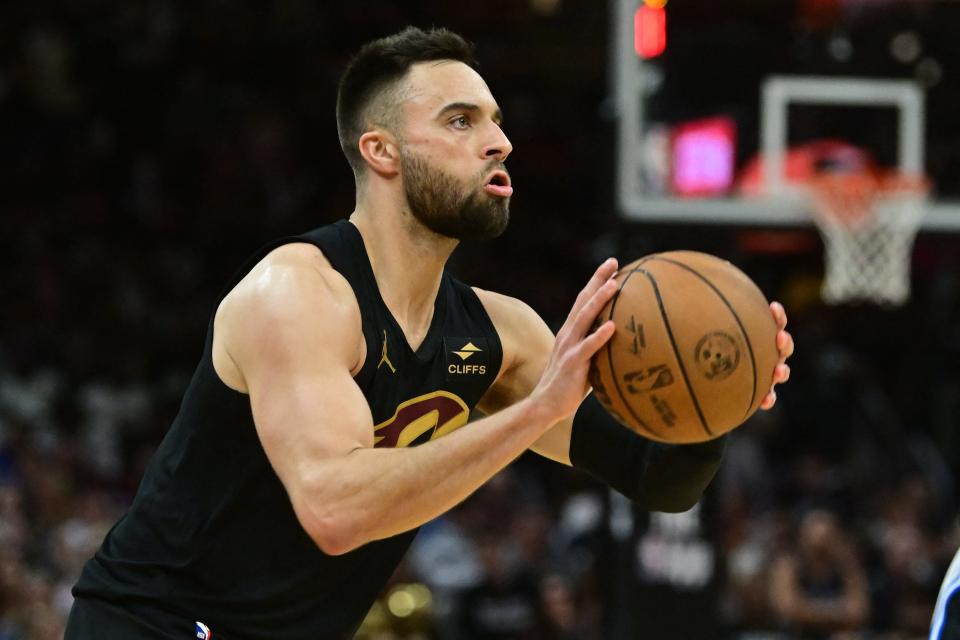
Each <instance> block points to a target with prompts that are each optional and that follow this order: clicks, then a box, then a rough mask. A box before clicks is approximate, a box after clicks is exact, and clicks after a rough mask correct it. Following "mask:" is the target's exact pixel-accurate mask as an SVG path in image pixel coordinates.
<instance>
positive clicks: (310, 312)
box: [227, 270, 373, 507]
mask: <svg viewBox="0 0 960 640" xmlns="http://www.w3.org/2000/svg"><path fill="white" fill-rule="evenodd" d="M280 271H281V272H283V270H280ZM287 271H290V270H287ZM347 293H349V292H346V291H343V290H337V288H336V287H335V286H334V287H333V288H332V289H331V287H330V286H328V283H326V282H325V281H324V280H323V279H322V278H320V277H319V276H317V275H316V274H315V273H311V272H310V270H305V271H304V270H301V271H299V272H298V271H297V270H293V273H286V272H283V273H279V274H267V275H266V276H265V277H264V279H263V281H262V282H260V283H258V284H257V285H256V286H253V287H251V290H249V291H240V292H239V293H238V294H237V296H236V299H235V300H233V301H231V304H230V305H229V306H228V309H227V310H228V314H229V323H228V325H229V334H228V338H227V340H228V349H229V351H230V353H231V356H232V357H233V359H234V360H235V361H236V363H237V365H238V368H239V369H240V371H241V373H242V375H243V377H244V380H245V381H246V386H247V391H248V394H249V397H250V406H251V411H252V413H253V420H254V424H255V426H256V430H257V435H258V437H259V438H260V442H261V444H262V446H263V449H264V452H265V453H266V455H267V458H268V459H269V460H270V463H271V465H272V466H273V468H274V470H275V471H276V473H277V475H278V476H279V478H280V480H281V482H282V483H283V484H284V487H285V488H286V490H287V492H288V493H289V494H290V497H291V501H292V502H293V503H294V507H296V506H297V503H298V497H299V496H300V495H301V494H302V492H303V491H304V490H305V489H304V487H305V486H307V485H308V484H309V479H310V478H311V476H312V475H313V474H315V472H316V467H317V465H322V464H323V462H324V460H329V459H332V458H337V457H342V456H345V455H347V454H349V453H350V452H351V451H353V450H354V449H357V448H360V447H371V446H373V428H372V417H371V415H370V410H369V408H368V405H367V403H366V400H365V398H364V397H363V393H362V392H361V390H360V388H359V387H358V386H357V385H356V383H355V382H354V380H353V377H352V375H351V373H350V372H351V368H352V365H353V362H354V361H355V359H356V357H357V349H358V346H357V345H358V344H362V331H361V329H360V322H359V312H358V311H357V310H356V308H355V303H354V306H351V305H350V304H349V301H348V302H347V303H344V301H343V296H344V295H345V294H347Z"/></svg>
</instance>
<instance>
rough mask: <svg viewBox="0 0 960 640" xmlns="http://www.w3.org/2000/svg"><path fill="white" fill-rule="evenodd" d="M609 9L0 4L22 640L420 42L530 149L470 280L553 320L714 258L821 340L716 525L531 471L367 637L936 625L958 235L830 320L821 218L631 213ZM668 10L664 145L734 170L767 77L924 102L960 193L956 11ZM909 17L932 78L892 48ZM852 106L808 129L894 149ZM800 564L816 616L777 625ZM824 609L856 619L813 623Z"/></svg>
mask: <svg viewBox="0 0 960 640" xmlns="http://www.w3.org/2000/svg"><path fill="white" fill-rule="evenodd" d="M612 4H613V0H610V4H609V5H608V4H607V3H604V2H597V1H594V0H528V1H527V0H488V1H487V2H484V3H473V4H467V5H464V4H461V3H446V2H440V1H427V0H421V1H417V2H404V3H395V2H387V1H383V0H371V1H359V2H341V1H339V0H338V1H335V2H319V1H309V0H277V1H276V2H250V3H242V2H236V1H227V0H222V1H218V2H187V1H185V0H179V1H178V0H136V1H123V2H120V1H116V0H114V1H111V0H65V1H57V2H54V1H52V0H34V1H33V2H29V3H25V2H24V3H5V4H4V6H3V7H2V8H0V52H2V53H0V194H2V196H0V198H2V202H3V205H2V209H0V211H2V220H3V223H4V231H3V233H2V234H0V255H2V260H3V264H4V269H3V278H2V281H0V287H2V312H0V336H2V339H0V639H2V640H25V639H31V640H34V639H35V640H40V639H44V640H46V639H49V638H60V637H62V624H63V620H64V617H65V615H66V613H67V611H68V610H69V606H70V595H69V588H70V586H71V585H72V583H73V582H74V580H75V578H76V576H77V573H78V571H79V568H80V566H81V564H82V563H83V562H84V561H85V560H86V559H87V558H88V557H89V556H90V555H91V554H92V553H93V551H94V550H95V548H96V547H97V545H98V544H99V543H100V541H101V539H102V537H103V535H104V533H105V532H106V530H107V528H108V527H109V526H110V525H111V524H112V523H113V522H114V521H115V519H116V518H117V517H118V515H119V514H120V513H122V510H123V509H124V507H125V505H126V504H128V503H129V500H130V498H131V496H132V494H133V492H134V491H135V489H136V486H137V483H138V482H139V479H140V477H141V475H142V472H143V469H144V465H145V463H146V461H147V460H148V459H149V457H150V455H151V452H152V451H153V449H154V447H155V446H156V444H157V443H158V442H159V440H160V438H161V437H162V436H163V434H164V432H165V429H166V428H167V426H168V424H169V423H170V421H171V419H172V418H173V416H174V415H175V413H176V411H177V408H178V403H179V400H180V394H181V393H182V391H183V389H184V388H185V386H186V383H187V380H188V378H189V376H190V374H191V372H192V369H193V367H194V365H195V363H196V360H197V358H198V356H199V354H200V349H201V346H202V340H203V332H204V329H205V327H206V322H207V320H208V318H209V316H210V314H211V312H212V311H213V308H214V304H215V301H216V296H217V294H218V293H219V291H220V288H221V286H222V285H223V283H224V281H225V280H226V279H227V278H228V277H229V275H230V274H231V273H232V271H233V270H234V269H235V268H236V267H237V266H238V265H239V264H240V262H241V261H242V259H243V258H244V257H245V256H246V255H247V254H248V253H250V252H251V251H253V250H254V249H255V248H256V247H257V246H259V245H260V244H261V243H263V242H265V241H267V240H269V239H271V238H273V237H276V236H282V235H285V234H290V233H296V232H300V231H303V230H306V229H308V228H312V227H314V226H318V225H321V224H324V223H327V222H330V221H333V220H336V219H338V218H340V217H343V216H345V215H346V214H348V213H349V212H350V210H351V209H352V205H353V199H352V198H353V181H352V177H351V174H350V173H349V170H348V168H347V165H346V163H345V161H344V160H343V158H342V156H341V154H340V150H339V146H338V143H337V138H336V129H335V123H334V98H335V90H336V81H337V77H338V74H339V73H340V71H341V69H342V68H343V66H344V64H345V62H346V60H347V59H348V57H349V55H350V53H351V52H352V51H354V50H356V48H357V47H358V46H359V45H360V44H361V43H363V42H365V41H367V40H369V39H372V38H374V37H379V36H381V35H385V34H388V33H391V32H394V31H397V30H399V29H400V28H402V27H403V26H406V25H407V24H414V25H417V26H422V27H427V26H431V25H438V26H447V27H450V28H452V29H454V30H457V31H459V32H461V33H462V34H464V35H465V36H467V37H468V38H469V39H471V40H473V41H474V42H475V43H476V44H477V47H478V53H479V58H480V60H481V62H482V73H483V74H484V76H485V78H486V79H487V81H488V83H489V84H490V86H491V88H492V90H493V92H494V95H495V96H496V97H497V99H498V101H499V103H500V105H501V107H502V108H503V110H504V112H505V116H506V131H507V134H508V135H509V137H510V138H511V140H512V142H513V144H514V147H515V151H514V153H513V155H512V156H511V158H510V161H509V167H510V169H511V172H512V174H513V178H514V183H515V185H516V187H517V192H516V196H515V197H514V200H513V207H512V210H513V219H512V222H511V226H510V229H509V230H508V231H507V233H506V234H505V235H504V236H503V237H502V238H500V239H498V240H495V241H492V242H488V243H484V244H478V245H466V246H463V247H461V248H460V249H458V251H457V253H456V254H455V256H454V258H453V260H452V262H451V268H452V270H453V271H454V272H455V273H456V274H457V275H458V276H459V277H460V278H461V279H463V280H465V281H467V282H470V283H472V284H475V285H478V286H481V287H485V288H490V289H494V290H498V291H501V292H504V293H507V294H510V295H513V296H517V297H519V298H521V299H523V300H525V301H527V302H528V303H530V304H531V305H532V306H533V307H534V308H535V309H536V310H538V311H539V312H540V313H541V314H542V315H543V316H544V318H546V319H547V320H548V322H550V323H551V324H552V325H553V326H554V327H557V326H558V325H559V323H560V322H561V321H562V319H563V316H564V314H565V312H566V310H567V308H568V306H569V304H570V303H571V301H572V300H573V297H574V296H575V293H576V291H577V290H578V289H579V287H580V286H581V284H582V283H583V282H584V281H585V279H586V277H587V276H588V275H589V273H590V272H591V270H592V269H593V267H594V266H595V265H596V263H597V262H598V260H600V259H601V258H602V257H604V256H606V255H608V254H610V253H613V254H615V255H617V256H618V257H620V258H621V260H624V261H625V260H631V259H633V258H636V257H639V256H641V255H643V254H646V253H649V252H652V251H656V250H665V249H677V248H687V249H699V250H704V251H709V252H712V253H715V254H717V255H720V256H723V257H725V258H728V259H730V260H732V261H734V262H735V263H736V264H738V265H740V266H741V267H742V268H743V269H744V270H745V271H747V272H748V273H749V274H750V275H751V276H752V277H753V278H754V279H755V280H756V281H757V282H758V284H760V286H761V288H762V289H763V290H764V291H765V293H766V294H767V296H768V297H770V298H771V299H778V300H781V301H783V302H784V303H785V305H786V306H787V309H788V312H789V314H790V318H791V330H792V331H793V333H794V336H795V340H796V343H797V353H796V355H795V356H794V358H793V359H792V361H791V363H792V366H793V377H792V380H791V381H790V383H789V384H788V385H786V386H784V387H783V388H782V389H781V390H780V395H779V397H780V400H779V402H778V405H777V407H776V408H775V410H774V411H772V412H769V413H765V414H762V415H758V416H757V417H756V418H754V419H752V420H751V421H750V423H748V424H747V425H745V426H744V427H742V428H741V429H739V430H738V431H737V432H736V433H735V434H734V435H733V437H732V439H731V441H730V446H729V448H728V451H727V454H726V458H725V461H724V463H723V467H722V469H721V472H720V474H719V476H718V478H717V479H716V481H715V482H714V484H713V485H712V486H711V488H710V489H709V491H708V492H707V495H706V496H705V497H704V499H703V500H702V501H701V503H700V504H699V505H698V506H697V507H695V508H694V509H693V510H691V511H690V512H688V513H686V514H678V515H664V514H645V513H641V512H636V511H634V510H633V509H632V508H631V506H630V505H629V503H627V502H626V501H625V500H623V499H622V498H620V497H619V496H617V495H615V494H610V493H609V492H607V491H606V490H605V489H604V488H603V487H602V486H600V485H598V484H597V483H596V482H594V481H592V480H591V479H590V478H588V477H587V476H585V475H583V474H581V473H578V472H575V471H571V470H567V469H564V468H560V467H559V466H556V465H552V464H550V463H547V462H545V461H542V460H539V459H536V458H535V457H534V456H532V455H528V456H525V457H523V458H521V459H520V460H519V461H518V462H517V463H516V464H514V465H513V466H512V467H510V468H509V469H508V470H507V471H505V472H503V473H501V474H500V475H498V476H497V477H496V478H494V479H493V480H492V481H491V482H490V483H489V484H488V485H487V486H486V487H484V488H483V489H481V490H480V491H479V492H478V493H477V494H476V495H475V496H473V497H472V498H470V499H469V500H468V501H467V502H466V503H464V504H463V505H461V506H460V507H458V508H456V509H455V510H454V511H453V512H452V513H450V514H449V515H448V516H446V517H444V518H442V519H440V520H438V521H437V522H435V523H433V524H431V525H429V526H427V527H425V528H424V530H423V531H422V532H421V534H420V537H419V539H418V543H417V544H416V545H415V547H414V549H413V550H412V551H411V553H410V554H409V556H408V559H407V561H406V562H405V563H404V564H403V566H402V567H401V568H400V570H399V571H398V572H397V575H396V576H395V578H394V581H393V583H392V585H391V588H390V589H389V590H388V591H386V592H385V593H384V597H383V599H382V601H381V602H380V603H378V605H377V607H375V609H374V610H373V611H372V612H371V615H370V617H369V618H368V621H367V623H366V624H365V626H364V629H363V631H362V632H361V635H360V637H363V638H378V639H386V638H437V639H444V640H445V639H471V638H501V639H507V638H524V639H527V638H538V639H539V638H563V639H569V640H573V639H599V638H603V639H616V640H619V639H631V638H638V639H640V638H644V639H646V638H671V639H691V640H697V639H701V638H703V639H710V640H712V639H724V638H731V639H733V638H736V639H740V640H748V639H752V640H787V639H794V638H835V639H839V638H844V639H848V640H849V639H854V638H861V639H885V640H894V639H898V640H899V639H908V638H923V637H926V635H925V634H926V630H927V627H928V624H929V618H930V614H931V611H932V606H933V602H934V598H935V595H936V589H937V586H938V583H939V580H940V578H941V577H942V575H943V572H944V570H945V568H946V564H947V562H948V560H949V558H950V556H951V555H952V553H953V551H954V550H955V548H956V547H957V545H958V543H960V536H958V531H957V526H956V522H955V516H956V498H957V492H956V487H955V479H954V472H953V470H954V469H956V468H957V465H958V463H960V442H958V436H960V430H958V427H960V368H958V366H957V361H958V358H960V236H958V234H957V233H956V232H955V231H949V230H946V231H944V230H938V231H924V232H922V233H921V234H920V236H919V238H918V242H917V246H916V250H915V253H914V261H913V296H912V298H911V300H910V302H909V303H908V304H906V305H904V306H902V307H899V308H884V307H876V306H871V305H863V304H858V305H843V306H836V307H830V306H826V305H824V304H823V303H822V302H821V301H820V298H819V286H820V279H821V277H822V272H823V262H822V260H823V258H822V252H821V245H820V241H819V238H818V236H817V235H816V233H815V231H813V230H812V227H810V226H809V225H808V224H795V225H792V226H790V227H789V228H784V227H783V225H771V226H773V227H775V228H773V229H771V228H768V225H766V224H764V221H763V220H761V219H758V220H756V221H754V222H753V223H750V224H737V225H730V224H710V223H709V220H707V221H704V220H703V219H702V216H701V217H698V218H697V221H696V223H692V222H684V221H683V220H680V221H675V222H672V223H670V224H666V223H663V222H662V221H661V222H651V221H649V220H648V221H643V220H640V221H637V220H635V219H628V218H627V217H626V216H624V215H622V214H623V213H624V212H623V211H621V210H620V209H621V208H620V207H618V204H617V203H618V198H617V195H616V190H615V186H616V177H617V175H618V166H617V165H618V155H617V153H616V151H617V145H616V140H617V131H618V129H617V126H618V121H617V117H618V115H619V111H618V106H617V102H616V101H615V100H614V98H613V96H614V95H615V93H616V87H615V86H614V81H615V78H612V73H611V68H612V60H613V58H614V56H616V55H618V54H622V51H621V52H616V51H613V50H612V49H613V45H612V43H613V37H612V33H613V29H612V27H615V19H614V13H613V11H612V9H613V7H612ZM652 4H653V5H657V6H659V4H662V3H652ZM665 10H666V12H667V16H668V22H667V31H666V33H667V40H666V48H665V50H664V51H663V52H662V53H660V54H659V55H657V56H656V58H655V59H653V60H651V61H650V62H649V64H651V65H653V67H651V68H654V69H658V70H659V73H658V76H657V77H658V78H659V80H658V81H657V82H656V83H654V85H653V86H651V87H650V88H649V96H648V97H649V99H650V101H651V102H650V111H649V113H650V114H651V117H652V118H654V119H658V120H659V121H660V122H661V123H664V124H666V125H667V126H673V125H676V124H677V123H680V122H682V121H684V120H691V119H696V118H702V117H707V116H713V115H717V114H722V115H725V116H727V117H729V118H732V119H733V121H734V124H735V125H736V127H737V138H736V139H737V148H736V156H735V169H736V171H738V172H739V171H742V170H743V169H744V167H745V166H747V164H748V163H749V162H750V159H751V156H752V154H753V153H755V151H756V148H757V131H758V129H757V117H758V115H757V107H756V105H757V100H758V93H757V92H758V86H759V83H760V81H761V80H762V76H763V75H764V74H765V73H766V71H764V65H771V64H772V65H775V66H776V67H777V70H778V71H781V72H783V71H803V72H807V73H821V74H823V73H825V74H833V75H844V74H847V75H864V74H867V75H872V76H877V77H898V78H914V79H916V81H917V82H919V83H921V85H922V86H923V87H924V90H925V91H926V94H927V97H928V101H929V120H928V131H927V138H928V143H929V144H928V145H927V158H926V160H927V163H926V164H927V167H928V168H929V170H930V172H931V173H932V174H933V177H934V179H935V181H936V188H937V190H938V191H937V193H938V195H939V196H944V197H946V196H949V195H950V194H951V193H960V176H956V178H955V177H954V174H953V171H954V169H955V168H957V166H958V165H960V163H958V162H957V153H958V151H957V150H958V149H960V145H958V144H957V143H958V142H960V140H958V136H960V131H958V127H957V126H956V123H955V115H954V114H955V111H956V107H955V105H956V104H958V99H960V95H958V94H960V90H958V89H960V80H958V69H957V67H956V64H957V60H960V55H957V54H958V52H957V49H958V48H960V40H957V39H956V38H955V36H954V35H953V34H955V32H956V28H957V26H960V12H958V11H957V8H956V5H955V4H954V3H951V2H934V1H932V0H930V1H926V2H924V1H913V2H892V1H880V0H874V1H872V2H853V1H850V0H847V1H844V2H841V1H840V0H803V1H800V0H796V1H788V0H769V1H761V0H753V1H750V0H731V1H730V2H715V1H711V0H670V2H669V3H668V4H667V5H666V9H665ZM905 30H907V31H910V32H911V33H912V34H913V37H914V38H915V40H916V42H918V43H919V45H920V53H918V54H917V55H916V56H911V55H906V57H903V56H899V55H898V54H897V52H896V47H894V46H893V44H892V42H893V40H894V39H895V38H896V37H897V36H898V35H901V34H902V33H903V32H904V31H905ZM900 42H901V44H902V43H903V40H902V39H901V41H900ZM901 49H902V47H901ZM908 49H909V47H908ZM901 53H903V51H902V50H901ZM907 53H908V54H909V51H908V52H907ZM929 59H933V61H934V62H935V63H936V65H934V66H931V64H930V63H926V64H925V65H921V63H922V62H924V61H925V60H929ZM845 118H846V119H844V118H833V119H829V118H827V116H824V115H823V114H819V115H818V114H813V113H811V114H808V115H807V117H806V119H804V120H802V122H801V124H800V125H799V127H800V129H799V133H797V135H808V136H809V137H810V138H815V137H817V136H818V135H821V136H822V135H825V136H832V137H835V136H838V135H844V134H849V136H852V140H851V141H852V142H853V143H855V144H858V145H861V146H863V147H866V148H869V149H870V150H871V151H872V152H873V153H875V154H876V155H877V157H878V158H879V159H880V160H886V161H888V162H889V161H890V159H891V157H892V156H893V155H894V154H895V151H894V150H892V143H891V139H892V137H891V136H892V134H891V133H890V127H889V126H888V124H889V122H888V121H889V120H890V118H891V116H890V114H889V113H887V114H886V115H884V114H881V115H878V116H875V119H871V118H874V116H870V117H865V116H864V112H857V113H854V114H853V115H852V116H851V115H849V114H848V115H847V116H845ZM884 118H887V120H884ZM824 123H826V124H824ZM818 126H820V127H821V128H820V129H818V128H817V127H818ZM731 188H732V187H731ZM728 195H729V194H728ZM691 202H693V201H692V200H691ZM696 206H699V205H695V204H692V205H691V210H693V209H694V208H695V207H696ZM698 211H699V209H698ZM438 481H442V479H438ZM801 532H803V535H801ZM801 538H803V539H804V540H806V541H807V544H805V545H800V544H799V540H800V539H801ZM787 567H796V568H797V571H798V574H799V575H800V576H801V579H799V580H797V581H796V585H794V586H795V590H796V591H798V592H803V591H804V590H806V591H807V595H809V596H810V597H816V598H818V602H819V604H820V605H821V606H820V607H819V608H816V607H815V608H813V610H812V611H810V612H807V614H802V612H799V609H798V606H796V604H795V603H794V604H793V605H791V604H789V603H788V602H786V600H788V599H789V598H788V597H787V596H786V595H785V594H786V593H787V592H789V590H790V584H789V582H790V580H789V579H787V578H785V576H788V575H789V573H790V572H789V570H788V569H786V568H787ZM858 576H862V579H861V578H858ZM843 584H847V585H848V587H847V596H848V597H847V598H846V599H844V596H843V592H844V589H843V586H842V585H843ZM849 585H853V586H849ZM850 593H856V594H858V595H859V598H860V599H862V600H863V601H864V602H866V603H867V606H866V607H861V606H858V605H856V604H855V603H853V604H851V603H852V602H854V601H856V600H858V598H856V597H854V598H851V597H850V595H849V594H850ZM831 612H832V613H831ZM802 615H806V616H807V618H808V623H806V624H804V623H800V622H798V619H799V617H802ZM818 616H820V617H823V616H827V617H830V616H832V618H833V620H834V622H821V623H819V624H813V623H811V622H809V620H812V619H816V618H817V617H818ZM842 620H846V621H845V622H840V621H842ZM811 625H813V626H812V627H811ZM814 627H815V628H816V630H811V629H813V628H814ZM844 634H845V635H844Z"/></svg>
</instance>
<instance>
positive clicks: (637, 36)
mask: <svg viewBox="0 0 960 640" xmlns="http://www.w3.org/2000/svg"><path fill="white" fill-rule="evenodd" d="M633 48H634V49H635V50H636V52H637V55H638V56H640V57H641V58H655V57H657V56H658V55H660V54H661V53H663V50H664V49H666V48H667V11H666V10H665V9H664V8H663V7H651V6H647V5H643V6H641V7H640V8H639V9H637V12H636V13H635V14H634V15H633Z"/></svg>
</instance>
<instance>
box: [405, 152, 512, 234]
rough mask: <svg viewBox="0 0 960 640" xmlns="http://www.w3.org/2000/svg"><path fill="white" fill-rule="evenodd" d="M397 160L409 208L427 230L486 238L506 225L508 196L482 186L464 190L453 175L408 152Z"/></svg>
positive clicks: (508, 220)
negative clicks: (497, 195) (499, 195)
mask: <svg viewBox="0 0 960 640" xmlns="http://www.w3.org/2000/svg"><path fill="white" fill-rule="evenodd" d="M400 164H401V170H402V171H403V182H404V191H405V194H406V197H407V204H409V205H410V212H411V213H413V216H414V217H415V218H416V219H417V220H418V221H419V222H420V223H421V224H422V225H423V226H425V227H426V228H427V229H430V231H433V232H434V233H438V234H440V235H442V236H447V237H448V238H455V239H457V240H487V239H490V238H496V237H497V236H499V235H500V234H501V233H503V232H504V230H505V229H506V228H507V223H508V222H510V199H509V198H497V197H494V196H490V195H487V194H486V193H485V192H484V191H483V189H482V187H480V188H477V189H475V190H473V191H471V192H469V193H466V194H464V193H462V191H463V186H462V185H461V184H460V182H459V181H458V180H457V179H456V178H454V177H453V176H451V175H450V174H448V173H446V172H444V171H443V170H442V169H439V168H435V167H433V166H431V165H430V164H429V163H428V162H427V161H426V160H424V159H423V158H421V157H420V156H417V155H414V154H411V153H403V154H402V155H401V157H400ZM496 166H498V165H494V166H492V167H491V168H490V169H489V170H488V171H492V170H493V169H494V168H496ZM482 179H483V176H478V177H477V180H478V182H479V181H480V180H482Z"/></svg>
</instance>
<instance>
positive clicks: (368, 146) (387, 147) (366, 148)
mask: <svg viewBox="0 0 960 640" xmlns="http://www.w3.org/2000/svg"><path fill="white" fill-rule="evenodd" d="M359 146H360V155H362V156H363V159H364V161H366V163H367V166H368V167H369V168H370V170H371V171H373V172H375V173H377V174H379V175H381V176H383V177H385V178H392V177H394V176H395V175H397V174H398V173H400V145H398V144H397V140H396V138H394V137H393V135H392V134H391V133H389V132H388V131H384V130H383V129H372V130H370V131H367V132H366V133H364V134H363V135H362V136H360V141H359Z"/></svg>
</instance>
